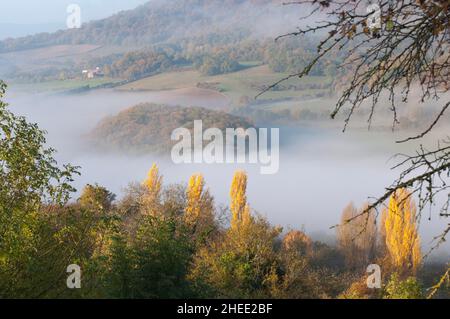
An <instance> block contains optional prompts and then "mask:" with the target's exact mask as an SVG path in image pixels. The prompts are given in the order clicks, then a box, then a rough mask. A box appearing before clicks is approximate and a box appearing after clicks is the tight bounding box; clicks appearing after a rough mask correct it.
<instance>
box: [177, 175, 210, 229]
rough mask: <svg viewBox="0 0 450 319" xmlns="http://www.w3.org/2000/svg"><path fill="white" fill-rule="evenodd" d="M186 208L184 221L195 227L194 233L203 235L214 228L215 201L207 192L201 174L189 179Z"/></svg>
mask: <svg viewBox="0 0 450 319" xmlns="http://www.w3.org/2000/svg"><path fill="white" fill-rule="evenodd" d="M186 198H187V203H186V208H185V215H184V220H185V222H186V224H187V225H189V226H190V227H193V230H194V233H196V234H203V235H205V234H206V233H208V232H210V231H212V230H213V228H214V200H213V198H212V196H210V194H209V192H208V190H205V180H204V178H203V176H202V175H201V174H194V175H192V176H191V178H190V179H189V184H188V187H187V190H186Z"/></svg>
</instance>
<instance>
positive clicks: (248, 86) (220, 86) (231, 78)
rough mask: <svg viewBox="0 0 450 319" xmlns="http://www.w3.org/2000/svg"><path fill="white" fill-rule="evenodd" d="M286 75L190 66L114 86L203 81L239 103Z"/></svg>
mask: <svg viewBox="0 0 450 319" xmlns="http://www.w3.org/2000/svg"><path fill="white" fill-rule="evenodd" d="M285 76H287V74H283V73H275V72H272V71H271V70H270V69H269V67H268V66H265V65H262V66H255V67H251V66H250V67H249V68H247V69H245V70H242V71H239V72H234V73H228V74H221V75H216V76H204V75H202V74H201V73H200V72H198V71H196V70H192V69H185V70H180V71H174V72H167V73H164V74H159V75H155V76H152V77H148V78H145V79H142V80H139V81H135V82H132V83H128V84H126V85H124V86H121V87H119V88H117V89H118V90H124V91H141V90H150V91H163V90H175V89H182V88H192V87H197V86H198V85H199V84H207V85H210V86H212V87H214V89H216V90H218V91H220V92H222V93H223V94H225V95H226V96H227V97H229V98H230V99H231V101H232V102H233V103H234V104H235V105H238V104H239V100H240V99H241V98H242V97H248V98H250V99H253V98H254V97H255V96H256V95H257V94H258V93H260V92H261V90H262V88H263V87H267V86H269V85H271V84H273V83H274V82H276V81H278V80H280V79H281V78H283V77H285ZM330 81H331V79H329V78H326V77H317V76H316V77H307V78H304V79H301V80H300V79H297V78H293V79H290V80H288V81H286V82H285V83H283V85H304V84H316V83H330ZM321 91H325V90H323V89H305V90H280V91H269V92H266V93H265V94H264V95H262V96H261V97H260V98H259V100H262V101H268V100H269V101H270V100H273V101H277V100H288V99H292V98H293V99H302V98H307V97H308V96H312V95H314V94H316V93H319V92H321Z"/></svg>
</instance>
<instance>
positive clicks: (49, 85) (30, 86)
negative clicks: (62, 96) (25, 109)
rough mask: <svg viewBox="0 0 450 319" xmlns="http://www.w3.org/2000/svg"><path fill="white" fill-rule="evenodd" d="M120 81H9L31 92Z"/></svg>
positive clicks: (56, 90)
mask: <svg viewBox="0 0 450 319" xmlns="http://www.w3.org/2000/svg"><path fill="white" fill-rule="evenodd" d="M114 82H120V80H117V79H110V78H97V79H90V80H78V79H77V80H62V81H46V82H39V83H11V86H13V87H14V88H15V89H17V90H20V91H23V92H28V93H33V92H58V91H68V90H75V89H79V88H83V87H86V86H89V87H90V88H95V87H97V86H100V85H103V84H106V83H114Z"/></svg>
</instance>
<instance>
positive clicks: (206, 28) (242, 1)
mask: <svg viewBox="0 0 450 319" xmlns="http://www.w3.org/2000/svg"><path fill="white" fill-rule="evenodd" d="M281 2H282V1H280V0H251V1H248V0H177V1H159V0H158V1H149V2H148V3H147V4H144V5H142V6H140V7H138V8H136V9H134V10H128V11H122V12H120V13H118V14H115V15H113V16H111V17H109V18H106V19H103V20H98V21H93V22H89V23H85V24H84V25H83V26H82V27H81V28H80V29H71V30H60V31H58V32H56V33H42V34H38V35H33V36H27V37H22V38H17V39H7V40H5V41H1V42H0V53H5V52H12V51H19V50H29V49H35V48H40V47H48V46H52V45H62V44H96V45H126V46H136V45H137V46H146V45H155V44H158V43H167V42H170V41H174V40H177V39H186V38H190V37H192V36H199V35H202V34H203V35H205V34H209V35H211V34H214V33H216V32H217V31H218V32H220V33H222V34H223V33H224V31H227V29H231V28H232V29H233V30H237V29H240V32H242V34H243V35H245V34H246V35H248V33H250V32H257V31H258V25H259V24H258V21H260V20H261V19H265V20H267V17H268V16H269V14H270V18H271V19H272V20H273V21H274V24H273V26H274V27H273V29H274V30H273V31H275V32H278V31H279V29H280V27H281V25H282V24H283V23H286V27H291V26H292V24H291V25H289V24H288V23H287V20H286V18H287V16H286V15H289V12H290V11H292V10H287V9H285V8H284V7H283V6H281V5H280V4H281ZM292 18H293V19H294V16H292ZM277 22H278V25H277ZM212 25H214V27H213V28H211V26H212ZM259 31H260V32H263V33H264V34H266V35H267V32H268V30H267V29H266V30H259ZM276 34H278V33H276Z"/></svg>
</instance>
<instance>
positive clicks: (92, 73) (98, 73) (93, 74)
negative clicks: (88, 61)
mask: <svg viewBox="0 0 450 319" xmlns="http://www.w3.org/2000/svg"><path fill="white" fill-rule="evenodd" d="M82 73H83V78H85V79H93V78H97V77H102V76H103V72H102V70H100V68H99V67H96V68H95V69H90V70H83V72H82Z"/></svg>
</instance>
